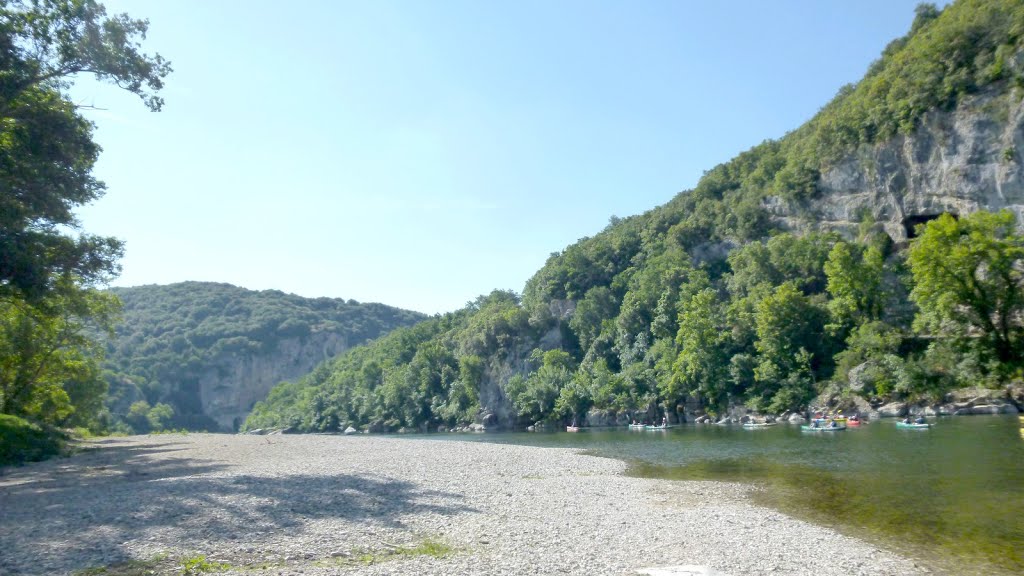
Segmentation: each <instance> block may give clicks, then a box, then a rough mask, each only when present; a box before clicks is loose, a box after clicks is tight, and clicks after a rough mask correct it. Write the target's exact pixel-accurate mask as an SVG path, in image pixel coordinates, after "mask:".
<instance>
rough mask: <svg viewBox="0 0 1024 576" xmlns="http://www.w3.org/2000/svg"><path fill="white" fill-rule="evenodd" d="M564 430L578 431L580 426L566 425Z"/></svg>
mask: <svg viewBox="0 0 1024 576" xmlns="http://www.w3.org/2000/svg"><path fill="white" fill-rule="evenodd" d="M565 431H566V432H579V431H580V427H579V426H566V427H565Z"/></svg>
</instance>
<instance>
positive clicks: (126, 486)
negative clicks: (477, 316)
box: [0, 441, 474, 574]
mask: <svg viewBox="0 0 1024 576" xmlns="http://www.w3.org/2000/svg"><path fill="white" fill-rule="evenodd" d="M175 450H178V448H176V447H175V443H174V442H173V441H172V442H168V443H166V444H162V445H160V446H145V447H143V446H119V445H117V444H116V442H115V443H112V444H111V445H110V446H109V447H105V448H104V449H103V450H98V451H96V452H95V453H89V454H84V455H81V456H79V457H76V458H74V459H72V460H68V461H64V462H63V463H61V462H50V463H47V464H52V465H47V466H38V467H32V468H29V469H21V470H15V471H13V472H12V473H11V474H9V475H8V476H5V477H0V518H2V521H0V542H3V543H4V544H3V546H2V547H0V574H8V573H10V574H48V573H57V572H63V571H67V570H69V569H80V568H84V567H88V566H97V565H107V564H110V563H112V562H116V561H119V560H124V559H127V558H128V556H129V555H128V550H127V546H126V545H127V544H128V541H133V540H134V541H136V542H138V541H145V540H151V541H152V542H153V543H154V544H155V545H158V546H167V545H176V546H181V547H184V548H188V547H189V545H190V543H192V542H194V543H195V545H197V546H201V542H203V541H213V542H217V541H220V542H232V541H237V542H238V543H239V545H240V546H241V545H242V544H243V543H245V544H249V545H253V544H257V545H258V544H259V543H260V542H261V541H266V540H271V539H273V540H277V539H280V538H286V537H288V536H290V535H296V534H299V533H302V532H303V531H305V530H306V529H307V527H306V526H305V523H306V522H307V521H310V520H322V519H337V520H342V521H345V522H346V523H352V524H351V526H349V528H352V529H361V528H364V527H367V526H370V527H372V526H378V527H395V528H397V527H401V526H402V522H403V518H406V517H409V516H412V515H418V514H437V515H442V516H456V515H459V514H462V513H467V512H473V511H474V509H472V508H470V507H468V506H465V505H464V504H462V497H461V496H460V495H458V494H453V493H444V492H435V491H425V490H420V489H419V487H418V486H417V485H416V484H414V483H412V482H406V481H398V480H392V479H386V478H372V477H360V476H354V475H346V474H341V475H335V476H316V475H304V474H295V475H288V476H276V477H263V476H255V475H228V473H227V472H228V469H229V467H226V466H222V465H216V464H213V463H210V462H203V461H196V460H186V459H175V458H174V457H173V456H168V455H167V454H163V455H161V456H159V458H158V459H157V460H155V461H154V460H152V459H150V458H149V457H150V456H152V455H154V454H156V453H166V452H173V451H175Z"/></svg>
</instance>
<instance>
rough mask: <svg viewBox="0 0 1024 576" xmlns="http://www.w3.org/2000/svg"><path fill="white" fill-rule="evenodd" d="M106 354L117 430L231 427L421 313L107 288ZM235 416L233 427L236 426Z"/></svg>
mask: <svg viewBox="0 0 1024 576" xmlns="http://www.w3.org/2000/svg"><path fill="white" fill-rule="evenodd" d="M111 292H112V293H113V294H115V295H116V296H117V297H118V298H120V300H121V301H122V302H123V310H122V322H120V323H119V324H118V325H117V327H116V331H115V337H114V338H113V339H111V340H110V341H109V343H108V345H107V349H106V360H105V363H104V375H105V377H106V380H107V382H108V384H109V387H110V389H109V395H108V398H107V407H108V409H109V412H110V414H111V418H112V419H113V420H114V422H112V424H114V425H115V426H116V425H117V423H118V422H119V423H120V424H121V425H124V424H127V425H128V426H129V427H130V428H132V429H133V430H135V431H146V430H151V429H157V430H159V429H164V428H178V427H186V428H193V429H195V428H199V429H211V430H216V429H228V430H230V429H232V428H233V427H235V426H237V424H238V423H240V422H241V420H242V419H244V417H245V414H247V413H248V411H249V409H250V408H251V407H252V404H253V403H254V402H256V401H257V400H260V399H262V398H263V397H264V396H265V395H266V393H267V391H268V390H269V389H270V387H271V386H273V385H274V384H277V383H278V382H280V381H282V380H286V379H290V378H296V377H298V376H300V375H303V374H306V373H308V372H309V371H310V370H311V369H312V368H313V367H314V366H316V365H317V364H319V363H321V362H323V361H324V360H326V359H328V358H330V357H332V356H334V355H335V354H337V353H339V352H342V351H343V350H346V349H348V348H349V347H351V346H354V345H357V344H362V343H365V342H367V341H369V340H372V339H374V338H377V337H378V336H380V335H382V334H385V333H387V332H389V331H391V330H393V329H395V328H397V327H399V326H406V325H409V324H413V323H415V322H418V321H420V320H422V319H423V318H425V316H424V315H422V314H419V313H416V312H410V311H408V310H400V309H397V308H392V307H390V306H385V305H383V304H360V303H358V302H356V301H354V300H348V301H345V300H342V299H334V298H315V299H311V298H303V297H300V296H295V295H293V294H285V293H283V292H278V291H275V290H268V291H262V292H257V291H252V290H246V289H244V288H238V287H235V286H231V285H229V284H214V283H205V282H183V283H179V284H171V285H167V286H140V287H135V288H114V289H112V290H111ZM236 419H237V421H236Z"/></svg>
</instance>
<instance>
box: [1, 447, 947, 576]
mask: <svg viewBox="0 0 1024 576" xmlns="http://www.w3.org/2000/svg"><path fill="white" fill-rule="evenodd" d="M626 468H627V465H626V464H625V463H624V462H620V461H617V460H611V459H607V458H600V457H595V456H588V455H583V454H580V453H578V452H576V451H574V450H569V449H563V448H537V447H528V446H515V445H507V444H490V443H485V442H467V441H460V440H457V439H453V440H434V439H425V438H416V437H385V436H366V435H359V436H314V435H310V436H299V435H296V436H291V435H276V436H247V435H238V436H231V435H217V434H187V435H158V436H139V437H128V438H110V439H101V440H99V441H95V442H92V443H91V444H90V446H89V448H88V449H87V450H86V451H84V452H82V453H80V454H78V455H76V456H73V457H70V458H61V459H56V460H51V461H48V462H42V463H36V464H31V465H28V466H24V467H19V468H6V469H3V470H2V471H0V574H5V575H7V574H9V575H37V574H38V575H51V574H76V575H83V576H84V575H87V574H124V575H128V574H135V573H138V574H146V573H153V574H182V573H186V569H187V562H188V561H189V559H192V560H193V561H198V560H195V559H198V558H202V562H205V563H207V564H206V565H205V566H204V570H206V569H208V570H206V571H207V572H210V573H218V574H226V575H230V574H239V575H240V574H245V575H249V576H254V575H256V576H258V575H297V574H305V575H330V574H367V575H384V574H395V575H397V574H437V575H442V574H443V575H451V574H465V575H471V574H473V575H475V574H494V575H506V574H507V575H520V574H588V575H591V574H592V575H603V574H608V575H632V574H641V573H644V572H643V571H644V570H650V569H654V568H661V569H664V570H667V571H666V572H662V573H666V574H671V573H676V574H684V573H686V572H682V571H680V570H681V569H678V568H676V571H675V572H672V570H673V567H680V566H691V567H700V569H701V570H704V571H705V572H704V573H707V574H724V575H731V576H738V575H752V574H808V575H811V574H813V575H815V576H822V575H829V574H835V575H840V574H842V575H854V574H863V575H869V574H870V575H875V576H877V575H911V574H927V573H931V572H929V571H928V570H927V569H925V568H924V567H921V566H918V565H917V564H915V562H914V561H913V560H912V559H909V558H905V557H901V556H899V555H897V554H895V553H892V552H889V551H886V550H882V549H880V548H878V547H877V546H875V545H872V544H870V543H867V542H863V541H860V540H857V539H854V538H850V537H847V536H844V535H841V534H839V533H837V532H835V531H833V530H832V529H830V528H828V527H822V526H816V525H813V524H809V523H806V522H803V521H801V520H797V519H794V518H791V517H789V516H786V515H784V514H781V513H779V512H777V511H774V510H772V509H767V508H762V507H759V506H756V505H754V504H753V503H752V502H751V499H750V491H751V490H754V489H755V488H752V487H750V486H746V485H742V484H732V483H723V482H690V481H687V482H680V481H668V480H652V479H642V478H633V477H629V476H626V475H625V471H626ZM90 569H91V570H92V571H91V572H89V570H90ZM132 569H137V571H136V572H131V571H130V570H132ZM695 569H696V568H695ZM196 570H198V568H196ZM693 573H699V572H693Z"/></svg>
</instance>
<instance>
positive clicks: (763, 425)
mask: <svg viewBox="0 0 1024 576" xmlns="http://www.w3.org/2000/svg"><path fill="white" fill-rule="evenodd" d="M769 426H775V423H774V422H746V423H744V424H743V427H744V428H767V427H769Z"/></svg>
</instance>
